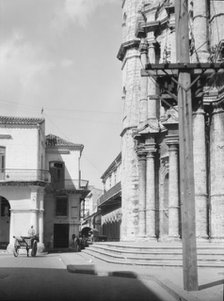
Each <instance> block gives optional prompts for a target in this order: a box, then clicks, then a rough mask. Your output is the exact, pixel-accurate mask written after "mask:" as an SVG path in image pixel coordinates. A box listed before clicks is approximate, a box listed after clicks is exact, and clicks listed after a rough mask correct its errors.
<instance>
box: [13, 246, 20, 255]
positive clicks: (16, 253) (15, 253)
mask: <svg viewBox="0 0 224 301" xmlns="http://www.w3.org/2000/svg"><path fill="white" fill-rule="evenodd" d="M18 249H19V248H18V247H17V246H14V249H13V255H14V256H15V257H18V255H19V253H18Z"/></svg>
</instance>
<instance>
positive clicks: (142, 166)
mask: <svg viewBox="0 0 224 301" xmlns="http://www.w3.org/2000/svg"><path fill="white" fill-rule="evenodd" d="M138 175H139V185H138V187H139V224H138V227H139V228H138V230H139V231H138V236H139V238H144V237H145V235H146V211H145V209H146V153H145V152H142V151H138Z"/></svg>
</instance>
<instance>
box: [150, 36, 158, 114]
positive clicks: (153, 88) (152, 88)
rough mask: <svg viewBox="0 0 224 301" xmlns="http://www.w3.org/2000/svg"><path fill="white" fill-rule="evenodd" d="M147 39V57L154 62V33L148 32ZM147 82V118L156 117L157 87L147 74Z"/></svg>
mask: <svg viewBox="0 0 224 301" xmlns="http://www.w3.org/2000/svg"><path fill="white" fill-rule="evenodd" d="M147 41H148V59H149V63H151V64H154V63H155V62H156V56H155V37H154V33H153V32H150V33H148V36H147ZM148 81H149V83H148V119H156V116H157V103H158V100H157V99H158V97H157V89H156V83H155V80H154V79H153V78H152V77H150V76H149V80H148Z"/></svg>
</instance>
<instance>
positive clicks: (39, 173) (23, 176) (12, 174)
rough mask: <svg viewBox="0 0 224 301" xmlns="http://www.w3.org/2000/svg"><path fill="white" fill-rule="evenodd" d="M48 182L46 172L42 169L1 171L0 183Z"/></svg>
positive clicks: (48, 177) (47, 173)
mask: <svg viewBox="0 0 224 301" xmlns="http://www.w3.org/2000/svg"><path fill="white" fill-rule="evenodd" d="M49 180H50V174H49V171H48V170H43V169H2V170H1V171H0V182H46V183H48V182H49Z"/></svg>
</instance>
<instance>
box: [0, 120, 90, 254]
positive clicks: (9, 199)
mask: <svg viewBox="0 0 224 301" xmlns="http://www.w3.org/2000/svg"><path fill="white" fill-rule="evenodd" d="M54 137H55V136H54ZM45 140H46V138H45V120H44V119H38V118H19V117H3V116H0V246H5V245H8V244H9V246H8V249H10V247H12V246H13V244H14V238H13V236H14V235H18V236H19V235H24V236H25V235H27V232H28V229H29V228H30V226H31V225H33V226H34V228H35V230H36V232H37V233H38V234H39V240H40V243H39V247H41V246H42V247H44V243H45V240H46V239H47V238H48V236H46V235H47V234H48V233H49V231H51V236H53V239H54V238H55V235H56V234H55V233H54V231H53V230H52V229H51V230H49V228H50V227H51V221H52V220H51V219H50V218H49V216H51V213H49V212H48V211H49V210H54V207H53V206H55V205H53V200H52V204H51V206H49V204H48V200H49V191H50V192H52V191H53V190H54V189H55V192H54V195H55V196H57V193H58V192H60V193H61V191H62V190H63V193H64V195H67V196H68V197H69V193H70V192H71V193H72V194H74V195H76V199H78V198H79V197H78V196H80V195H81V194H82V192H84V191H85V189H86V188H87V185H88V183H87V182H85V183H84V186H82V183H81V180H80V166H79V161H80V157H81V151H82V149H83V146H82V145H75V144H72V143H70V146H68V144H69V143H68V142H67V146H66V147H65V146H62V145H60V144H59V141H60V139H59V138H58V137H55V138H54V139H53V141H54V142H56V143H55V144H54V145H53V144H52V145H51V146H50V145H49V143H51V142H49V141H51V140H52V139H49V138H48V139H47V142H48V143H47V144H46V143H45ZM64 144H65V143H64ZM54 162H57V163H61V164H62V165H63V166H65V168H64V171H65V173H64V174H65V177H64V179H65V181H64V183H67V181H66V180H69V181H68V183H69V185H70V184H71V188H69V191H68V190H65V189H64V186H63V185H62V186H57V185H56V186H54V185H55V182H54V178H53V182H52V184H51V181H50V176H49V175H50V174H49V169H50V167H51V164H54ZM71 179H74V180H75V181H73V182H72V181H71ZM74 183H76V185H74ZM52 187H53V188H52ZM46 188H47V189H46ZM59 188H60V189H59ZM58 189H59V190H58ZM77 195H78V196H77ZM45 199H47V201H46V202H45ZM76 203H77V204H76V205H77V206H79V202H78V201H77V202H76ZM72 204H73V203H72V202H71V206H70V207H69V206H68V211H67V216H66V217H65V216H63V218H62V219H63V222H64V223H71V224H73V225H74V219H75V220H76V222H77V224H78V219H79V208H78V209H77V211H75V212H77V216H76V217H74V219H73V215H74V214H73V213H72V212H73V211H72V210H73V207H74V206H73V205H72ZM72 206H73V207H72ZM52 214H56V212H55V211H53V212H52ZM48 218H49V220H48ZM62 219H60V220H57V219H56V220H54V222H56V221H57V222H58V223H62ZM77 227H78V226H77ZM73 228H74V227H73ZM73 228H72V227H71V229H70V227H69V232H68V235H69V234H70V233H71V232H72V231H74V230H75V229H73ZM44 230H45V231H46V235H44ZM52 231H53V232H52ZM56 236H57V235H56ZM51 240H52V239H51ZM49 246H50V247H52V246H54V245H53V244H52V245H49Z"/></svg>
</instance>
